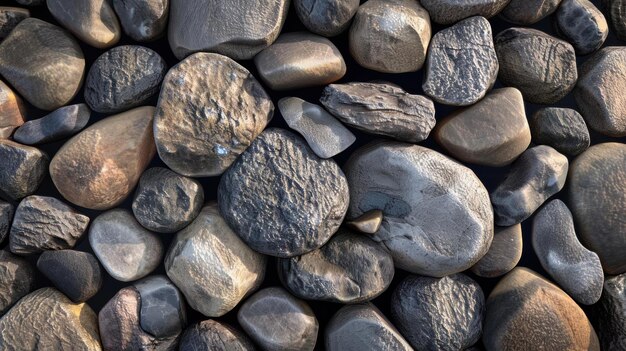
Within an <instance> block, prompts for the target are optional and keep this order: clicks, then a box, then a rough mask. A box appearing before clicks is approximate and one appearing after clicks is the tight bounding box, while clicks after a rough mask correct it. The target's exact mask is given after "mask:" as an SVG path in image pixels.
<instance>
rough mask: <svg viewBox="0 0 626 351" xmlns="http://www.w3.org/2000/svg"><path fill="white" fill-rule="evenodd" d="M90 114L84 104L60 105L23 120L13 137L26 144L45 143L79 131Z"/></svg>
mask: <svg viewBox="0 0 626 351" xmlns="http://www.w3.org/2000/svg"><path fill="white" fill-rule="evenodd" d="M90 116H91V110H89V107H87V105H85V104H76V105H70V106H65V107H61V108H59V109H57V110H55V111H54V112H52V113H50V114H48V115H46V116H44V117H41V118H38V119H35V120H30V121H27V122H25V123H24V124H23V125H22V126H20V127H19V128H18V129H17V130H16V131H15V134H13V139H14V140H15V141H17V142H18V143H22V144H26V145H35V144H45V143H49V142H53V141H58V140H62V139H65V138H66V137H70V136H72V135H74V134H76V133H78V132H80V131H81V130H82V129H83V128H85V126H86V125H87V123H88V122H89V117H90Z"/></svg>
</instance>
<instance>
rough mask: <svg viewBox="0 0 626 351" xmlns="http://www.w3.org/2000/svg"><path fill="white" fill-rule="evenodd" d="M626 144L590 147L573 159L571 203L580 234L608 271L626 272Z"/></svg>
mask: <svg viewBox="0 0 626 351" xmlns="http://www.w3.org/2000/svg"><path fill="white" fill-rule="evenodd" d="M624 179H626V145H624V144H618V143H604V144H598V145H594V146H592V147H590V148H589V149H588V150H587V151H585V152H584V153H582V154H581V155H580V156H578V158H576V159H575V160H574V162H572V167H571V171H570V177H569V179H568V195H569V203H568V204H569V206H570V208H571V210H572V213H573V214H574V220H575V222H576V228H577V230H578V237H579V238H580V241H581V242H582V243H583V244H584V245H585V246H586V247H587V248H589V249H590V250H592V251H593V252H595V253H597V254H598V256H599V257H600V261H601V262H602V267H603V268H604V272H605V273H606V274H621V273H624V272H626V255H624V252H626V222H624V212H625V211H626V193H625V192H624Z"/></svg>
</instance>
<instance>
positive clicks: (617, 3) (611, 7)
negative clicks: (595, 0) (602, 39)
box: [602, 0, 626, 41]
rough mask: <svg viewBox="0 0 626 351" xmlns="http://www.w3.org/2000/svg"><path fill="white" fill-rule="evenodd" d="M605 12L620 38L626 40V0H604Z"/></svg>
mask: <svg viewBox="0 0 626 351" xmlns="http://www.w3.org/2000/svg"><path fill="white" fill-rule="evenodd" d="M602 4H603V5H604V6H603V7H604V10H605V11H604V14H605V15H606V17H607V20H608V21H609V23H610V24H611V27H612V28H613V33H614V34H615V36H617V38H618V39H620V40H622V41H626V0H603V1H602Z"/></svg>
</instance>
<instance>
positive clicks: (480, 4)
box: [420, 0, 510, 24]
mask: <svg viewBox="0 0 626 351" xmlns="http://www.w3.org/2000/svg"><path fill="white" fill-rule="evenodd" d="M509 1H510V0H421V1H420V2H421V3H422V6H424V7H425V8H426V10H428V14H429V15H430V19H432V20H433V22H436V23H439V24H453V23H455V22H458V21H460V20H462V19H465V18H468V17H472V16H482V17H485V18H491V17H493V16H495V15H496V14H498V13H499V12H500V11H502V9H504V7H505V6H506V5H507V4H508V3H509Z"/></svg>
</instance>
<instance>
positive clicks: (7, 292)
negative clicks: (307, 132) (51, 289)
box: [0, 250, 35, 346]
mask: <svg viewBox="0 0 626 351" xmlns="http://www.w3.org/2000/svg"><path fill="white" fill-rule="evenodd" d="M34 287H35V270H34V269H33V267H32V266H31V264H30V262H28V261H26V260H25V259H23V258H21V257H18V256H15V255H13V254H12V253H10V252H9V251H6V250H0V317H1V316H2V315H4V313H5V312H7V311H8V310H9V308H11V307H12V306H13V305H14V304H15V303H16V302H17V301H19V299H21V298H22V297H24V296H25V295H26V294H28V293H29V292H31V291H32V290H33V288H34ZM0 321H1V320H0ZM0 323H1V322H0ZM1 332H2V331H0V333H1ZM3 346H6V345H3Z"/></svg>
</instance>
